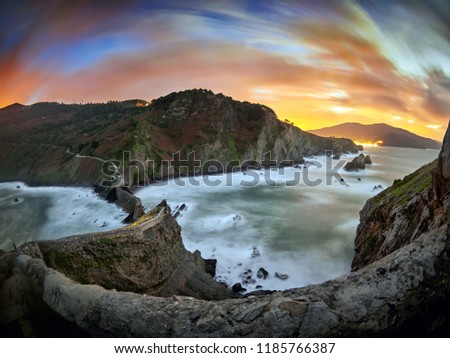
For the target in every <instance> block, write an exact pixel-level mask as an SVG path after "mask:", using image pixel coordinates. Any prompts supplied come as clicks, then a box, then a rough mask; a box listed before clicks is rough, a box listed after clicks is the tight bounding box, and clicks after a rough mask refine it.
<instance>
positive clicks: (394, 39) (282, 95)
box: [0, 0, 450, 140]
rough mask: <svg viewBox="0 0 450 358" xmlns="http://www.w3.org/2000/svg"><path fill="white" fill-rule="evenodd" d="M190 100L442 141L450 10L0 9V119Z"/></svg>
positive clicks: (268, 2)
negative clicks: (40, 107)
mask: <svg viewBox="0 0 450 358" xmlns="http://www.w3.org/2000/svg"><path fill="white" fill-rule="evenodd" d="M190 88H206V89H211V90H212V91H214V92H216V93H224V94H226V95H229V96H231V97H233V98H235V99H237V100H247V101H250V102H257V103H262V104H265V105H267V106H269V107H271V108H273V109H274V110H275V112H276V113H277V115H278V117H279V118H280V119H282V120H284V119H288V120H290V121H292V122H294V123H295V124H296V125H297V126H299V127H300V128H302V129H304V130H308V129H317V128H322V127H325V126H332V125H335V124H339V123H344V122H350V121H351V122H358V123H381V122H384V123H388V124H390V125H393V126H396V127H401V128H405V129H407V130H410V131H413V132H416V133H418V134H420V135H424V136H427V137H431V138H434V139H438V140H441V139H442V137H443V134H444V132H445V130H446V128H447V125H448V121H449V120H450V2H448V1H447V0H428V1H413V0H392V1H386V0H373V1H371V0H367V1H366V0H360V1H357V0H354V1H350V0H348V1H347V0H328V1H325V0H309V1H290V0H281V1H280V0H276V1H275V0H265V1H250V0H246V1H245V0H229V1H224V0H223V1H200V0H194V1H187V0H184V1H183V0H165V1H159V0H155V1H143V0H128V1H122V0H108V1H103V0H100V1H93V0H72V1H63V0H47V1H35V0H14V1H10V0H2V1H0V107H4V106H7V105H9V104H12V103H15V102H19V103H23V104H32V103H35V102H39V101H57V102H65V103H74V102H75V103H87V102H105V101H108V100H124V99H134V98H140V99H145V100H149V101H150V100H152V99H154V98H157V97H160V96H163V95H166V94H169V93H170V92H173V91H180V90H184V89H190Z"/></svg>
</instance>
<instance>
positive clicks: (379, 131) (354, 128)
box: [309, 123, 442, 149]
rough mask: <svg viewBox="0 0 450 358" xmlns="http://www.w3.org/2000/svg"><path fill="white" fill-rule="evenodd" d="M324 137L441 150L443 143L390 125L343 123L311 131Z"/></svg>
mask: <svg viewBox="0 0 450 358" xmlns="http://www.w3.org/2000/svg"><path fill="white" fill-rule="evenodd" d="M309 132H310V133H314V134H317V135H320V136H323V137H345V138H350V139H352V140H354V141H355V142H362V143H367V142H371V143H376V142H378V145H383V146H387V147H402V148H418V149H441V146H442V143H440V142H438V141H436V140H433V139H430V138H425V137H421V136H419V135H417V134H414V133H411V132H408V131H407V130H405V129H401V128H397V127H392V126H390V125H388V124H384V123H378V124H360V123H343V124H338V125H336V126H333V127H326V128H322V129H316V130H312V131H309Z"/></svg>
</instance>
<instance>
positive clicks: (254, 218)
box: [0, 147, 438, 290]
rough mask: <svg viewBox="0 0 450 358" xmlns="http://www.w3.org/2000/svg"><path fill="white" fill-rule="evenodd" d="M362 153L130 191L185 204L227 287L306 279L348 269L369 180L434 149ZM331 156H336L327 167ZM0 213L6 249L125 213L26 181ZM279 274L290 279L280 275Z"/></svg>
mask: <svg viewBox="0 0 450 358" xmlns="http://www.w3.org/2000/svg"><path fill="white" fill-rule="evenodd" d="M365 153H366V154H370V155H371V157H372V160H373V165H371V166H369V167H368V168H367V169H366V170H364V171H359V172H355V173H346V172H344V171H343V170H342V169H339V170H337V169H338V167H335V168H334V169H335V170H334V171H333V170H327V168H326V158H325V157H317V158H312V159H311V162H312V164H310V165H309V166H308V168H307V169H305V168H285V169H284V172H278V171H274V170H259V171H248V172H246V173H234V174H224V175H218V176H209V177H204V178H202V177H195V178H184V179H178V180H170V181H167V182H164V183H161V184H159V185H152V186H148V187H145V188H143V189H140V190H139V191H138V192H137V195H138V196H139V197H140V198H141V199H142V201H143V204H144V206H146V207H147V208H151V207H153V206H155V205H156V204H158V203H159V202H160V201H161V200H162V199H166V200H167V202H168V204H169V205H170V206H171V208H172V210H174V211H175V210H176V208H177V207H179V206H181V205H182V204H185V205H186V209H185V210H183V211H181V215H180V216H179V217H178V219H177V220H178V222H179V223H180V225H181V227H182V236H183V241H184V244H185V246H186V248H187V249H188V250H191V251H194V250H200V251H201V253H202V256H203V257H205V258H216V259H217V260H218V265H217V278H218V279H219V280H222V281H224V282H226V283H228V284H234V283H237V282H243V281H244V280H247V281H248V283H247V284H245V285H244V287H246V288H247V289H248V290H253V289H255V288H256V287H257V286H259V285H260V286H262V288H263V289H286V288H290V287H298V286H304V285H308V284H312V283H319V282H323V281H325V280H328V279H331V278H334V277H336V276H338V275H340V274H343V273H346V272H348V271H349V270H350V264H351V260H352V257H353V242H354V238H355V232H356V227H357V225H358V222H359V211H360V210H361V208H362V206H363V205H364V203H365V201H366V200H367V199H368V198H370V197H371V196H373V195H375V194H377V193H378V192H380V189H374V186H378V185H381V186H383V187H384V188H385V187H387V186H389V185H391V184H392V182H393V181H394V179H397V178H403V177H404V176H405V175H407V174H410V173H411V172H413V171H414V170H416V169H418V168H419V167H420V166H422V165H423V164H426V163H428V162H430V161H432V160H433V159H435V158H436V157H437V155H438V151H431V150H415V149H402V148H378V147H374V148H367V150H365ZM352 157H353V155H349V156H347V157H343V159H346V158H347V159H351V158H352ZM337 163H338V161H333V163H332V165H331V166H332V168H333V167H334V166H335V165H336V164H337ZM336 173H340V174H341V175H342V177H343V179H344V182H341V181H340V180H339V177H338V176H337V175H334V174H336ZM294 178H296V179H297V180H296V181H294V183H295V185H286V183H289V184H293V182H292V180H293V179H294ZM327 179H328V183H327ZM319 183H320V184H319ZM17 186H20V188H17ZM16 198H17V199H18V200H19V202H15V199H16ZM0 215H1V216H0V249H3V250H10V249H11V248H12V242H13V241H14V242H15V243H16V245H20V244H21V243H23V242H27V241H32V240H40V239H56V238H59V237H63V236H67V235H71V234H76V233H85V232H91V231H102V230H110V229H113V228H117V227H120V226H121V223H120V222H121V220H123V219H124V218H125V216H126V214H125V213H124V212H123V211H121V210H120V209H118V208H117V207H116V206H115V205H113V204H108V203H106V202H105V201H103V200H101V199H99V198H98V197H97V196H96V195H95V194H94V193H92V191H91V190H90V189H88V188H73V187H66V188H64V187H38V188H31V187H27V186H26V185H24V184H23V183H3V184H0ZM260 267H263V268H264V269H265V270H267V271H268V272H269V276H268V277H267V279H265V280H264V279H260V278H257V276H256V272H257V271H258V269H259V268H260ZM249 270H250V271H249ZM276 272H279V273H282V274H286V275H288V276H289V277H288V279H286V280H281V279H280V278H277V277H276V276H275V273H276Z"/></svg>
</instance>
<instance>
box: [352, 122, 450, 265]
mask: <svg viewBox="0 0 450 358" xmlns="http://www.w3.org/2000/svg"><path fill="white" fill-rule="evenodd" d="M449 189H450V132H449V130H448V129H447V133H446V134H445V137H444V143H443V146H442V150H441V152H440V154H439V158H438V159H437V160H436V161H434V162H432V163H430V164H428V165H425V166H423V167H422V168H420V169H419V170H417V171H416V172H414V173H412V174H410V175H408V176H406V177H405V178H404V179H403V180H396V181H395V182H394V184H393V185H392V186H391V187H390V188H388V189H386V190H384V191H383V192H381V193H380V194H378V195H377V196H375V197H373V198H371V199H369V200H368V201H367V203H366V204H365V206H364V207H363V209H362V210H361V212H360V224H359V226H358V228H357V235H356V240H355V251H356V253H355V257H354V259H353V263H352V268H353V269H354V270H356V269H359V268H361V267H364V266H365V265H367V264H369V263H372V262H374V261H376V260H378V259H380V258H382V257H384V256H386V255H388V254H390V253H391V252H394V251H395V250H397V249H399V248H400V247H403V246H405V245H407V244H409V243H411V242H413V241H415V240H417V238H418V237H420V235H421V234H423V233H425V232H428V231H430V230H433V229H436V228H439V227H441V226H442V225H444V224H446V223H447V222H448V220H449V219H450V214H449V206H450V198H449V196H448V193H449Z"/></svg>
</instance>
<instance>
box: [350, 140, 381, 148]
mask: <svg viewBox="0 0 450 358" xmlns="http://www.w3.org/2000/svg"><path fill="white" fill-rule="evenodd" d="M354 142H355V144H356V145H362V146H363V147H379V146H380V145H382V144H383V141H382V140H379V141H376V142H359V141H354Z"/></svg>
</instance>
